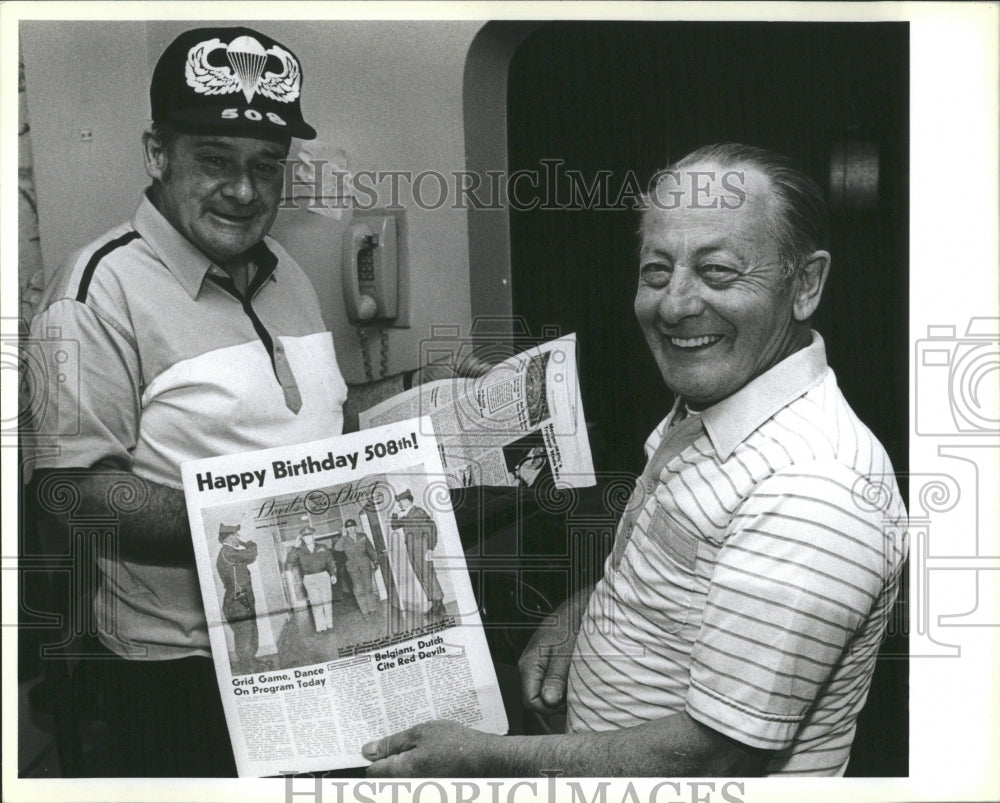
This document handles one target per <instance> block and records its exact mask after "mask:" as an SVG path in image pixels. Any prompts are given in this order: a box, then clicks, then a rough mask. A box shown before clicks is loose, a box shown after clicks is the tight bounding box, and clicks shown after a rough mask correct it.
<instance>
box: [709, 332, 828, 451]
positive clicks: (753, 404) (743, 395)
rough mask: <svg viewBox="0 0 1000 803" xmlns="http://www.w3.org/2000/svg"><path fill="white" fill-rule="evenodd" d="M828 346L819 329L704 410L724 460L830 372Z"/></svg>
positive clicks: (711, 432)
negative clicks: (806, 342)
mask: <svg viewBox="0 0 1000 803" xmlns="http://www.w3.org/2000/svg"><path fill="white" fill-rule="evenodd" d="M829 370H830V369H829V368H828V367H827V364H826V346H825V345H824V344H823V338H822V337H820V334H819V333H818V332H815V331H814V332H813V333H812V342H811V343H810V344H809V345H808V346H806V347H805V348H804V349H800V350H799V351H796V352H795V353H794V354H791V355H789V356H788V357H786V358H785V359H784V360H782V361H781V362H779V363H778V364H777V365H775V366H774V367H773V368H771V369H770V370H769V371H767V372H765V373H763V374H761V375H760V376H758V377H757V378H756V379H754V380H753V381H751V382H749V383H748V384H746V385H744V386H743V387H742V388H741V389H740V390H738V391H737V392H736V393H734V394H733V395H732V396H729V397H728V398H725V399H723V400H722V401H720V402H718V403H717V404H714V405H712V406H711V407H709V408H707V409H706V410H704V411H703V412H702V414H701V417H702V421H703V422H704V425H705V431H706V432H707V433H708V437H709V438H710V439H711V441H712V446H714V447H715V451H716V453H717V454H718V455H719V457H721V458H722V459H723V460H727V459H728V458H729V456H730V455H731V454H732V453H733V450H735V449H736V447H737V446H739V445H740V444H741V443H742V442H743V441H745V440H746V439H747V437H748V436H749V435H750V433H752V432H753V431H754V430H755V429H757V428H758V427H759V426H760V425H761V424H763V423H764V422H765V421H767V420H768V419H769V418H771V417H772V416H773V415H774V414H775V413H777V412H778V411H779V410H780V409H781V408H782V407H785V406H787V405H788V404H790V403H791V402H793V401H794V400H795V399H797V398H799V397H800V396H802V395H804V394H806V393H808V392H809V391H810V390H812V389H813V388H814V387H816V386H817V385H818V384H819V383H820V382H822V381H823V378H824V377H825V376H826V375H827V373H828V372H829Z"/></svg>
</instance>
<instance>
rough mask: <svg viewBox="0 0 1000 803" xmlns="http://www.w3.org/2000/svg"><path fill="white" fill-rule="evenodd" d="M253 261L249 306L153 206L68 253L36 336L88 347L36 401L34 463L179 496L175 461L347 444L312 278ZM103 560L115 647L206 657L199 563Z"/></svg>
mask: <svg viewBox="0 0 1000 803" xmlns="http://www.w3.org/2000/svg"><path fill="white" fill-rule="evenodd" d="M248 256H249V258H250V260H251V262H252V266H251V267H252V270H251V279H250V283H249V289H248V292H247V295H246V299H244V298H243V296H241V295H240V294H239V293H238V292H237V290H236V288H235V287H234V285H233V283H232V280H231V279H230V278H229V276H228V275H227V274H226V273H225V272H224V271H222V270H221V269H220V268H219V267H218V266H216V265H213V264H212V262H211V260H210V259H209V258H208V257H206V256H205V255H204V254H202V253H201V252H200V251H199V250H198V249H197V248H195V247H194V245H192V244H191V243H190V242H189V241H188V240H187V239H186V238H185V237H183V236H182V235H181V234H180V233H179V232H178V231H177V230H176V229H174V228H173V226H171V225H170V223H169V222H168V221H167V220H166V219H165V218H164V217H163V216H162V215H161V214H160V213H159V212H158V211H157V210H156V208H155V207H154V206H153V205H152V204H151V203H150V201H149V200H148V198H146V197H143V199H142V201H141V203H140V204H139V207H138V209H137V211H136V213H135V216H134V218H133V219H132V221H131V222H130V223H128V224H125V225H122V226H120V227H118V228H116V229H113V230H112V231H110V232H108V233H107V234H106V235H104V236H103V237H101V238H99V239H98V240H97V241H95V242H94V243H92V244H91V245H89V246H87V247H86V248H84V249H83V250H82V251H80V252H78V253H77V254H76V255H74V256H73V257H72V258H71V259H70V260H69V262H68V263H67V264H66V265H64V266H63V268H62V269H61V270H60V271H59V272H58V273H57V275H56V276H55V277H54V279H53V281H52V282H50V284H49V286H48V288H47V289H46V293H45V295H44V296H43V298H42V300H41V302H40V304H39V307H38V309H39V312H38V314H37V315H36V316H35V318H34V319H33V321H32V326H31V331H32V336H33V337H36V338H47V339H49V340H63V341H67V340H68V341H72V342H74V343H75V345H77V346H78V349H79V365H78V371H79V380H78V381H75V380H74V381H70V382H65V381H64V382H62V383H60V384H59V385H58V387H56V386H55V383H54V382H53V384H52V385H50V387H48V388H47V389H38V391H39V392H37V393H36V396H39V397H40V398H44V399H45V403H46V404H47V406H48V409H46V410H45V415H44V418H43V419H42V420H43V421H45V423H46V427H47V431H49V432H52V433H53V435H54V436H53V437H51V438H49V439H48V441H49V442H48V443H46V442H45V439H40V440H41V441H42V443H41V444H40V446H39V448H37V449H36V450H35V457H34V463H33V468H67V467H80V468H86V467H90V466H94V465H95V464H98V463H101V464H102V465H104V466H108V467H112V468H116V469H121V470H125V471H132V472H134V473H135V474H136V475H138V476H140V477H143V478H145V479H148V480H152V481H154V482H157V483H161V484H163V485H168V486H170V487H173V488H180V487H182V482H181V474H180V463H181V461H182V460H188V459H196V458H202V457H211V456H215V455H221V454H232V453H237V452H242V451H248V450H252V449H262V448H267V447H271V446H278V445H281V444H289V443H299V442H303V441H309V440H315V439H318V438H323V437H328V436H331V435H338V434H340V432H341V431H342V428H343V414H342V406H343V402H344V400H345V398H346V395H347V386H346V384H345V383H344V380H343V378H342V376H341V374H340V369H339V368H338V366H337V359H336V354H335V352H334V346H333V339H332V336H331V334H330V333H329V331H327V329H326V327H325V325H324V323H323V320H322V317H321V315H320V307H319V301H318V299H317V298H316V293H315V291H314V290H313V288H312V285H311V284H310V282H309V279H308V278H307V277H306V275H305V274H304V273H303V271H302V269H301V268H300V267H299V266H298V265H297V264H295V261H294V260H293V259H292V258H291V257H290V256H289V255H288V253H287V252H285V251H284V249H282V248H281V246H280V245H278V243H276V242H275V241H274V240H272V239H270V238H265V240H264V241H263V242H261V243H258V245H256V246H254V248H253V249H251V251H250V252H249V253H248ZM72 351H73V350H70V352H71V353H72ZM39 394H41V395H39ZM100 565H101V570H102V574H103V576H102V578H101V583H100V585H99V589H98V592H97V598H96V600H95V610H96V613H97V623H98V628H99V632H100V635H101V639H102V641H104V643H105V644H106V645H107V646H108V647H109V648H111V649H112V650H114V651H116V652H118V653H120V654H122V655H128V656H130V657H135V658H146V659H164V658H177V657H183V656H186V655H209V654H210V653H209V641H208V632H207V628H206V623H205V615H204V611H203V608H202V604H201V593H200V591H199V587H198V578H197V572H196V571H195V568H194V567H193V566H161V565H152V564H147V563H140V562H136V561H131V560H125V559H118V560H111V559H108V558H102V559H101V560H100Z"/></svg>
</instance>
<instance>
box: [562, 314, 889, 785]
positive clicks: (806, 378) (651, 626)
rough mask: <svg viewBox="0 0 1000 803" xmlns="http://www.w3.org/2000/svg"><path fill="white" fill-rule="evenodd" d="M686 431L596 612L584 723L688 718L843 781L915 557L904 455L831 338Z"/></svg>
mask: <svg viewBox="0 0 1000 803" xmlns="http://www.w3.org/2000/svg"><path fill="white" fill-rule="evenodd" d="M675 412H676V409H675V411H674V412H672V413H671V415H670V416H668V417H667V419H665V420H664V421H663V422H662V423H661V424H660V425H659V426H658V427H657V430H656V431H655V432H654V433H653V434H652V435H651V436H650V438H649V440H648V441H647V443H646V451H647V456H649V457H651V458H653V457H654V454H655V453H656V452H657V450H658V447H660V445H661V444H660V442H661V439H663V438H664V437H665V433H666V437H668V438H674V437H675V435H674V433H672V432H671V431H670V430H669V429H668V426H667V425H668V424H669V423H670V422H671V421H672V419H673V417H674V413H675ZM677 430H678V432H679V434H678V435H677V436H676V437H677V438H678V439H679V440H680V441H681V443H680V445H679V447H678V448H677V449H674V450H673V452H672V453H671V452H670V451H669V450H668V452H667V454H666V455H665V456H664V455H663V452H662V451H661V453H660V456H659V459H660V460H661V461H662V464H661V465H658V466H657V467H656V470H655V471H653V472H647V474H646V475H644V477H643V478H642V479H641V480H640V483H639V484H638V486H637V489H636V492H635V494H634V495H633V500H632V503H631V504H630V512H629V513H627V514H626V516H624V517H623V520H622V524H621V525H620V526H619V531H618V535H617V538H616V543H615V548H614V551H613V553H612V555H611V556H610V557H609V558H608V561H607V563H606V565H605V572H604V577H603V579H602V580H601V581H600V582H599V583H598V585H597V587H596V589H595V591H594V593H593V595H592V597H591V599H590V602H589V605H588V608H587V611H586V613H585V615H584V618H583V622H582V629H581V631H580V634H579V636H578V639H577V642H576V646H575V652H574V655H573V660H572V664H571V669H570V675H569V688H568V693H567V698H568V720H567V722H568V728H569V730H571V731H604V730H612V729H617V728H624V727H630V726H634V725H639V724H641V723H644V722H648V721H651V720H655V719H659V718H662V717H665V716H668V715H670V714H673V713H678V712H681V711H687V712H688V714H689V715H690V716H692V717H693V718H694V719H696V720H698V721H700V722H702V723H703V724H705V725H708V726H710V727H712V728H714V729H715V730H717V731H719V732H721V733H723V734H725V735H727V736H729V737H731V738H733V739H735V740H736V741H738V742H741V743H743V744H746V745H750V746H752V747H758V748H765V749H768V750H773V751H775V754H774V756H773V758H772V760H771V762H770V764H769V765H768V768H767V773H768V774H816V775H838V774H843V772H844V770H845V769H846V765H847V761H848V758H849V757H850V748H851V742H852V740H853V738H854V729H855V722H856V719H857V716H858V713H859V712H860V710H861V708H862V706H863V705H864V702H865V699H866V697H867V694H868V688H869V686H870V683H871V677H872V672H873V670H874V667H875V660H876V655H877V651H878V647H879V644H880V643H881V641H882V639H883V637H884V635H885V629H886V624H887V621H888V618H889V614H890V611H891V608H892V604H893V601H894V600H895V597H896V592H897V587H898V581H899V574H900V568H901V565H902V561H903V559H904V557H905V553H906V541H905V533H904V528H905V526H906V511H905V508H904V506H903V502H902V499H901V498H900V496H899V492H898V490H897V487H896V482H895V478H894V475H893V470H892V466H891V465H890V462H889V459H888V456H887V455H886V453H885V451H884V449H883V448H882V446H881V444H880V443H879V442H878V441H877V440H876V439H875V437H874V436H873V435H872V434H871V432H870V431H869V430H868V429H867V428H866V427H865V426H864V424H862V423H861V421H860V420H858V418H857V417H856V416H855V415H854V413H853V412H852V411H851V409H850V407H848V405H847V402H846V401H845V400H844V398H843V396H842V395H841V393H840V391H839V389H838V388H837V383H836V379H835V377H834V375H833V372H832V371H831V370H830V369H829V368H828V367H827V365H826V354H825V350H824V348H823V341H822V339H821V338H820V337H819V335H817V334H815V333H814V334H813V342H812V345H811V346H809V347H808V348H806V349H803V350H801V351H799V352H796V353H795V354H793V355H791V356H789V357H788V358H787V359H785V360H784V361H782V362H781V363H779V364H778V365H777V366H775V367H774V368H772V369H771V370H770V371H768V372H767V373H766V374H763V375H762V376H760V377H758V378H757V379H755V380H754V381H753V382H751V383H749V384H748V385H747V386H746V387H744V388H743V389H742V390H740V391H739V392H738V393H736V394H734V395H733V396H731V397H729V398H728V399H725V400H724V401H722V402H720V403H718V404H716V405H714V406H713V407H711V408H709V409H707V410H705V411H704V412H703V413H702V414H701V415H698V416H695V417H694V418H688V419H686V420H684V421H682V422H681V423H680V424H678V425H677ZM683 430H689V431H687V432H686V433H685V432H684V431H683ZM685 436H686V437H685ZM643 481H649V484H648V486H647V487H643Z"/></svg>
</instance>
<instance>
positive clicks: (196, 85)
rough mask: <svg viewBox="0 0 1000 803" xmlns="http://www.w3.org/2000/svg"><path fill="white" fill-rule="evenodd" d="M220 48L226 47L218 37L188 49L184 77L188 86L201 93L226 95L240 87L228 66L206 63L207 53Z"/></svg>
mask: <svg viewBox="0 0 1000 803" xmlns="http://www.w3.org/2000/svg"><path fill="white" fill-rule="evenodd" d="M220 48H223V49H228V48H227V46H226V45H224V44H222V42H221V41H220V40H219V39H209V40H208V41H206V42H199V43H198V44H196V45H195V46H194V47H192V48H191V50H189V51H188V59H187V64H186V65H184V77H185V78H186V79H187V83H188V86H190V87H191V88H192V89H193V90H194V91H195V92H198V93H199V94H201V95H228V94H229V93H230V92H238V91H239V89H240V82H239V80H238V79H237V77H236V75H235V73H234V72H233V71H232V70H231V69H230V68H229V67H214V66H212V65H211V64H209V63H208V57H209V55H210V54H212V53H214V52H215V51H216V50H218V49H220Z"/></svg>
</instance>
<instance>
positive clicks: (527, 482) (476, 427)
mask: <svg viewBox="0 0 1000 803" xmlns="http://www.w3.org/2000/svg"><path fill="white" fill-rule="evenodd" d="M415 416H429V418H430V421H431V422H432V424H433V427H434V431H435V432H436V433H437V438H438V442H439V444H440V449H441V463H442V465H443V467H444V470H445V473H446V475H447V477H448V484H449V486H450V487H452V488H461V487H468V486H470V485H494V486H521V487H537V486H541V485H543V484H544V483H545V482H546V481H548V482H554V483H555V484H556V485H561V486H572V487H585V486H589V485H594V484H595V482H596V480H595V478H594V464H593V460H592V458H591V455H590V440H589V439H588V437H587V426H586V422H585V420H584V417H583V404H582V401H581V398H580V384H579V382H578V380H577V369H576V335H572V334H571V335H567V336H565V337H561V338H559V339H558V340H552V341H549V342H548V343H543V344H542V345H540V346H537V347H535V348H531V349H528V350H527V351H524V352H521V353H520V354H517V355H515V356H513V357H510V358H509V359H506V360H504V361H503V362H501V363H498V364H497V365H495V366H494V367H493V368H492V369H491V370H490V372H489V373H488V374H486V375H485V376H482V377H478V378H476V379H442V380H438V381H437V382H428V383H426V384H423V385H420V386H418V387H416V388H414V389H413V390H410V391H407V392H405V393H401V394H399V395H397V396H393V397H392V398H391V399H388V400H386V401H384V402H382V403H381V404H378V405H376V406H375V407H372V408H371V409H369V410H366V411H365V412H363V413H361V416H360V423H361V426H362V428H367V427H372V426H378V425H381V424H387V423H390V422H393V421H401V420H404V419H408V418H413V417H415Z"/></svg>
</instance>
